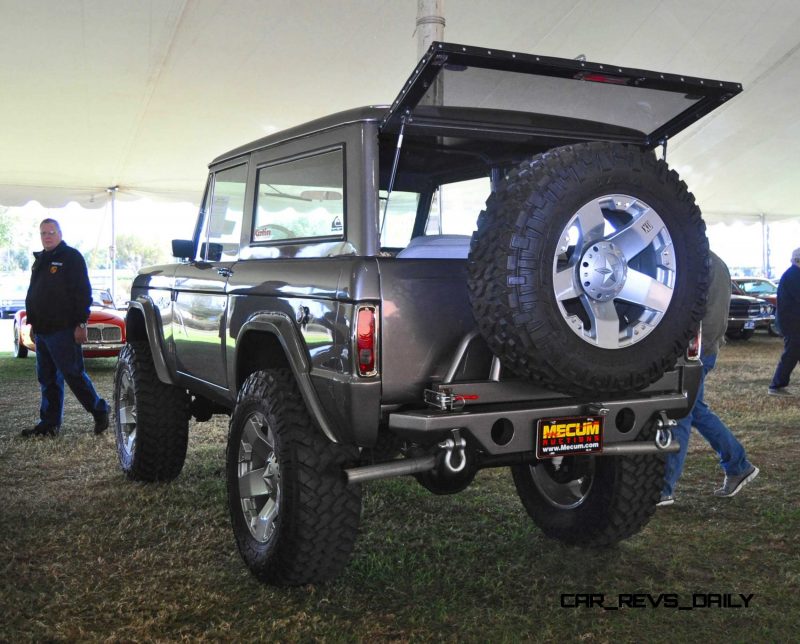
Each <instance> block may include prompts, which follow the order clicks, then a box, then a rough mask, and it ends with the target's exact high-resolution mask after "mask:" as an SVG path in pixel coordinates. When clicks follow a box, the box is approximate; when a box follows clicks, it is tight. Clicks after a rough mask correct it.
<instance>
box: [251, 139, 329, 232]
mask: <svg viewBox="0 0 800 644" xmlns="http://www.w3.org/2000/svg"><path fill="white" fill-rule="evenodd" d="M343 236H344V151H343V150H341V149H339V150H332V151H331V152H323V153H321V154H316V155H314V156H309V157H304V158H302V159H295V160H293V161H286V162H283V163H277V164H275V165H269V166H266V167H263V168H261V169H260V170H259V171H258V194H257V195H256V219H255V225H254V226H253V237H252V240H251V241H253V242H272V241H283V240H287V239H292V240H294V239H315V238H319V237H326V238H331V237H334V238H341V237H343Z"/></svg>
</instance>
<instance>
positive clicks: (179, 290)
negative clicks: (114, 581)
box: [114, 43, 741, 585]
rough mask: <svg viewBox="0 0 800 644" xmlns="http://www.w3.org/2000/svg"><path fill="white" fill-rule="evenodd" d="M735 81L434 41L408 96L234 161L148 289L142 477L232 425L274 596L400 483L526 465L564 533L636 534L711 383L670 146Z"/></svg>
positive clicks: (136, 376) (142, 281) (544, 507)
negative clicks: (388, 482)
mask: <svg viewBox="0 0 800 644" xmlns="http://www.w3.org/2000/svg"><path fill="white" fill-rule="evenodd" d="M740 91H741V86H740V85H738V84H734V83H727V82H720V81H711V80H707V79H699V78H690V77H686V76H683V77H681V76H676V75H672V74H661V73H656V72H649V71H644V70H639V69H629V68H621V67H617V66H611V65H600V64H595V63H590V62H584V61H580V60H565V59H558V58H547V57H542V56H533V55H527V54H520V53H512V52H505V51H496V50H486V49H481V48H477V47H466V46H461V45H453V44H446V43H434V44H433V45H432V47H431V48H430V50H429V52H428V53H427V54H426V56H425V57H424V58H423V59H422V60H421V61H420V62H419V65H418V66H417V68H416V69H415V70H414V72H413V74H412V75H411V77H410V78H409V79H408V81H407V82H406V84H405V85H404V86H403V88H402V91H401V92H400V94H399V96H398V97H397V99H396V100H395V102H394V103H393V104H392V105H391V106H388V107H386V106H385V107H364V108H360V109H353V110H350V111H346V112H342V113H339V114H334V115H331V116H328V117H324V118H320V119H318V120H316V121H312V122H310V123H307V124H305V125H300V126H297V127H293V128H291V129H288V130H286V131H283V132H279V133H277V134H272V135H270V136H267V137H265V138H262V139H260V140H258V141H254V142H253V143H250V144H248V145H244V146H242V147H240V148H237V149H235V150H232V151H231V152H228V153H227V154H224V155H222V156H220V157H218V158H217V159H215V160H214V161H213V162H212V163H211V165H210V173H209V178H208V184H207V187H206V190H205V196H204V198H203V201H202V207H201V209H200V213H199V217H198V220H197V225H196V227H195V230H194V235H193V236H192V239H191V240H176V241H174V242H173V253H174V255H175V256H176V257H177V258H179V259H180V260H181V261H179V262H178V263H175V264H170V265H164V266H154V267H149V268H145V269H143V270H142V271H141V272H140V274H139V275H138V276H137V277H136V280H135V282H134V285H133V289H132V293H131V303H130V306H129V309H128V312H127V325H128V326H127V329H128V345H127V347H126V348H125V349H124V351H123V352H122V354H121V355H120V359H119V363H118V367H117V371H116V375H115V388H114V410H115V414H116V420H115V426H116V439H117V451H118V454H119V459H120V463H121V466H122V469H123V471H124V473H125V474H126V475H127V476H128V477H129V478H131V479H133V480H138V481H162V480H170V479H174V478H175V477H177V476H178V475H179V473H180V471H181V468H182V467H183V463H184V460H185V457H186V446H187V437H188V428H189V420H190V418H191V417H194V418H195V419H197V420H198V421H205V420H208V419H210V418H211V416H212V415H213V414H218V413H224V414H229V415H230V429H229V436H228V445H227V464H226V470H225V471H226V478H227V490H228V492H227V493H228V504H229V506H230V515H231V524H232V527H233V533H234V536H235V540H236V543H237V545H238V548H239V551H240V553H241V555H242V557H243V559H244V561H245V562H246V564H247V566H248V567H249V568H250V570H251V571H252V572H253V574H255V576H256V577H258V578H259V579H260V580H262V581H265V582H268V583H272V584H278V585H297V584H306V583H316V582H321V581H324V580H326V579H330V578H331V577H333V576H335V575H337V574H338V573H340V572H341V571H342V569H343V568H344V567H345V566H346V565H347V561H348V559H349V557H350V554H351V552H352V549H353V545H354V542H355V540H356V536H357V533H358V526H359V519H360V513H361V487H362V484H363V483H365V482H367V481H370V480H374V479H380V478H387V477H396V476H413V477H414V478H415V479H416V480H417V481H418V482H419V483H420V484H421V485H423V486H424V487H426V488H427V489H429V490H430V491H431V492H433V493H435V494H451V493H456V492H459V491H461V490H463V489H464V488H466V487H467V486H468V485H469V484H470V483H471V482H472V480H473V478H474V476H475V473H476V472H477V471H478V470H480V469H482V468H487V467H506V466H508V467H510V468H511V472H512V474H513V479H514V483H515V485H516V489H517V491H518V493H519V497H520V499H521V501H522V504H523V506H524V507H525V509H526V510H527V512H528V513H529V514H530V516H531V518H532V519H533V521H534V522H535V523H536V524H537V525H538V526H539V527H540V528H541V529H542V530H543V531H544V533H545V534H547V535H548V536H550V537H552V538H555V539H559V540H561V541H563V542H566V543H570V544H575V545H582V544H586V545H591V546H593V547H595V546H597V545H609V544H614V543H616V542H618V541H619V540H621V539H624V538H626V537H629V536H631V535H633V534H634V533H636V532H637V531H639V530H640V529H641V528H642V527H643V526H644V525H645V524H646V523H647V521H648V519H649V517H650V516H651V515H652V514H653V512H654V508H655V505H656V503H657V501H658V499H659V490H660V487H661V482H662V476H663V469H664V454H665V452H668V451H674V450H675V449H677V445H676V444H674V443H672V442H671V434H670V430H669V427H670V426H671V425H674V422H675V420H674V419H677V418H680V417H682V416H684V415H685V414H686V413H687V411H688V409H689V408H690V407H691V405H692V404H693V402H694V399H695V396H696V393H697V388H698V383H699V374H700V366H699V363H698V361H697V359H696V353H697V349H698V347H697V338H698V330H699V326H700V320H701V318H702V315H703V312H704V302H705V294H706V290H707V260H708V242H707V239H706V236H705V226H704V223H703V220H702V219H701V215H700V211H699V209H698V208H697V206H696V205H695V202H694V198H693V196H692V194H691V193H690V192H688V190H687V188H686V185H685V184H684V183H683V182H682V181H681V180H680V179H679V178H678V176H677V174H676V173H675V172H674V171H672V170H670V169H669V168H668V166H667V164H666V162H665V161H664V158H663V157H664V156H665V154H666V144H667V141H668V140H669V139H670V138H671V137H673V136H674V135H675V134H677V133H678V132H679V131H681V130H682V129H684V128H686V127H687V126H689V125H691V124H692V123H694V122H695V121H696V120H697V119H699V118H701V117H702V116H703V115H705V114H707V113H708V112H710V111H711V110H713V109H715V108H716V107H718V106H720V105H722V104H723V103H724V102H725V101H727V100H728V99H730V98H731V97H733V96H734V95H736V94H737V93H739V92H740ZM657 148H658V149H659V150H661V149H663V152H662V153H661V154H660V155H657V154H656V149H657ZM659 156H660V157H661V158H659ZM692 349H693V350H694V353H692Z"/></svg>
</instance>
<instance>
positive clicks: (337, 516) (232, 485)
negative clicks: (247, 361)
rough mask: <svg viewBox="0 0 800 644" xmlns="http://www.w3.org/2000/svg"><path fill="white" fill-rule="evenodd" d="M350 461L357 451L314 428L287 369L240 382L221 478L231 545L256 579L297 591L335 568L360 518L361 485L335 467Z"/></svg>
mask: <svg viewBox="0 0 800 644" xmlns="http://www.w3.org/2000/svg"><path fill="white" fill-rule="evenodd" d="M357 461H358V450H357V448H355V447H354V446H349V445H342V444H336V443H332V442H331V441H330V440H328V439H327V438H326V437H325V436H323V435H322V434H321V432H320V431H319V430H318V429H317V428H316V427H315V426H314V424H313V422H312V420H311V418H310V416H309V414H308V411H307V409H306V407H305V404H304V402H303V398H302V396H301V395H300V392H299V390H298V388H297V384H296V382H295V379H294V376H293V375H292V373H291V371H290V370H288V369H271V370H266V371H258V372H256V373H253V374H251V375H250V376H249V377H248V378H247V380H246V381H245V382H244V385H243V386H242V388H241V390H240V392H239V396H238V399H237V401H236V407H235V408H234V411H233V414H232V416H231V421H230V431H229V435H228V447H227V465H226V473H227V476H226V478H227V487H228V506H229V509H230V514H231V524H232V527H233V533H234V537H235V539H236V544H237V546H238V548H239V552H240V554H241V556H242V558H243V559H244V561H245V563H246V564H247V566H248V568H249V569H250V570H251V572H252V573H253V574H254V575H255V577H256V578H257V579H259V580H260V581H262V582H264V583H269V584H273V585H277V586H299V585H303V584H310V583H320V582H324V581H326V580H328V579H331V578H333V577H335V576H337V575H338V574H339V573H340V572H341V571H342V569H343V568H344V567H345V566H346V565H347V562H348V561H349V559H350V554H351V553H352V550H353V546H354V545H355V541H356V537H357V535H358V525H359V521H360V516H361V488H360V486H359V485H347V483H346V479H345V476H344V473H343V471H342V470H343V469H344V468H345V467H347V466H349V465H352V464H355V463H356V462H357ZM254 473H255V474H254ZM246 486H248V487H246ZM265 515H267V516H266V519H262V517H264V516H265Z"/></svg>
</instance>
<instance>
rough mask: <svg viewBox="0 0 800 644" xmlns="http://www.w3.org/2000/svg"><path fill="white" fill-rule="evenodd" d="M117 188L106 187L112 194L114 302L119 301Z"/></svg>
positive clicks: (111, 253)
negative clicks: (115, 210)
mask: <svg viewBox="0 0 800 644" xmlns="http://www.w3.org/2000/svg"><path fill="white" fill-rule="evenodd" d="M117 190H119V186H111V187H110V188H106V192H108V193H109V194H110V195H111V246H109V248H108V254H109V256H110V257H111V299H112V300H113V301H114V302H116V301H117V219H116V213H115V212H114V205H115V202H116V195H117Z"/></svg>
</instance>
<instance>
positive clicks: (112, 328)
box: [14, 289, 125, 358]
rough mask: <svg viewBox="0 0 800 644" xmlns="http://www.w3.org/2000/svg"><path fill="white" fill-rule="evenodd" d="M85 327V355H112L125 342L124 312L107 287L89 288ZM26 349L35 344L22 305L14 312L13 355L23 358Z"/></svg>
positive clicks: (117, 353) (100, 356)
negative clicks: (88, 305) (90, 297)
mask: <svg viewBox="0 0 800 644" xmlns="http://www.w3.org/2000/svg"><path fill="white" fill-rule="evenodd" d="M87 330H88V332H89V340H88V342H87V343H86V344H84V345H83V355H84V357H86V358H110V357H114V356H116V355H119V352H120V351H121V350H122V347H124V346H125V314H124V312H122V311H118V310H117V309H116V308H115V307H114V300H113V298H112V297H111V293H110V292H109V291H106V290H102V289H92V306H91V307H90V310H89V320H88V322H87ZM28 351H36V344H35V343H34V341H33V338H32V337H31V326H30V324H28V321H27V316H26V315H25V309H21V310H20V311H17V313H15V314H14V355H15V356H16V357H17V358H26V357H28Z"/></svg>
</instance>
